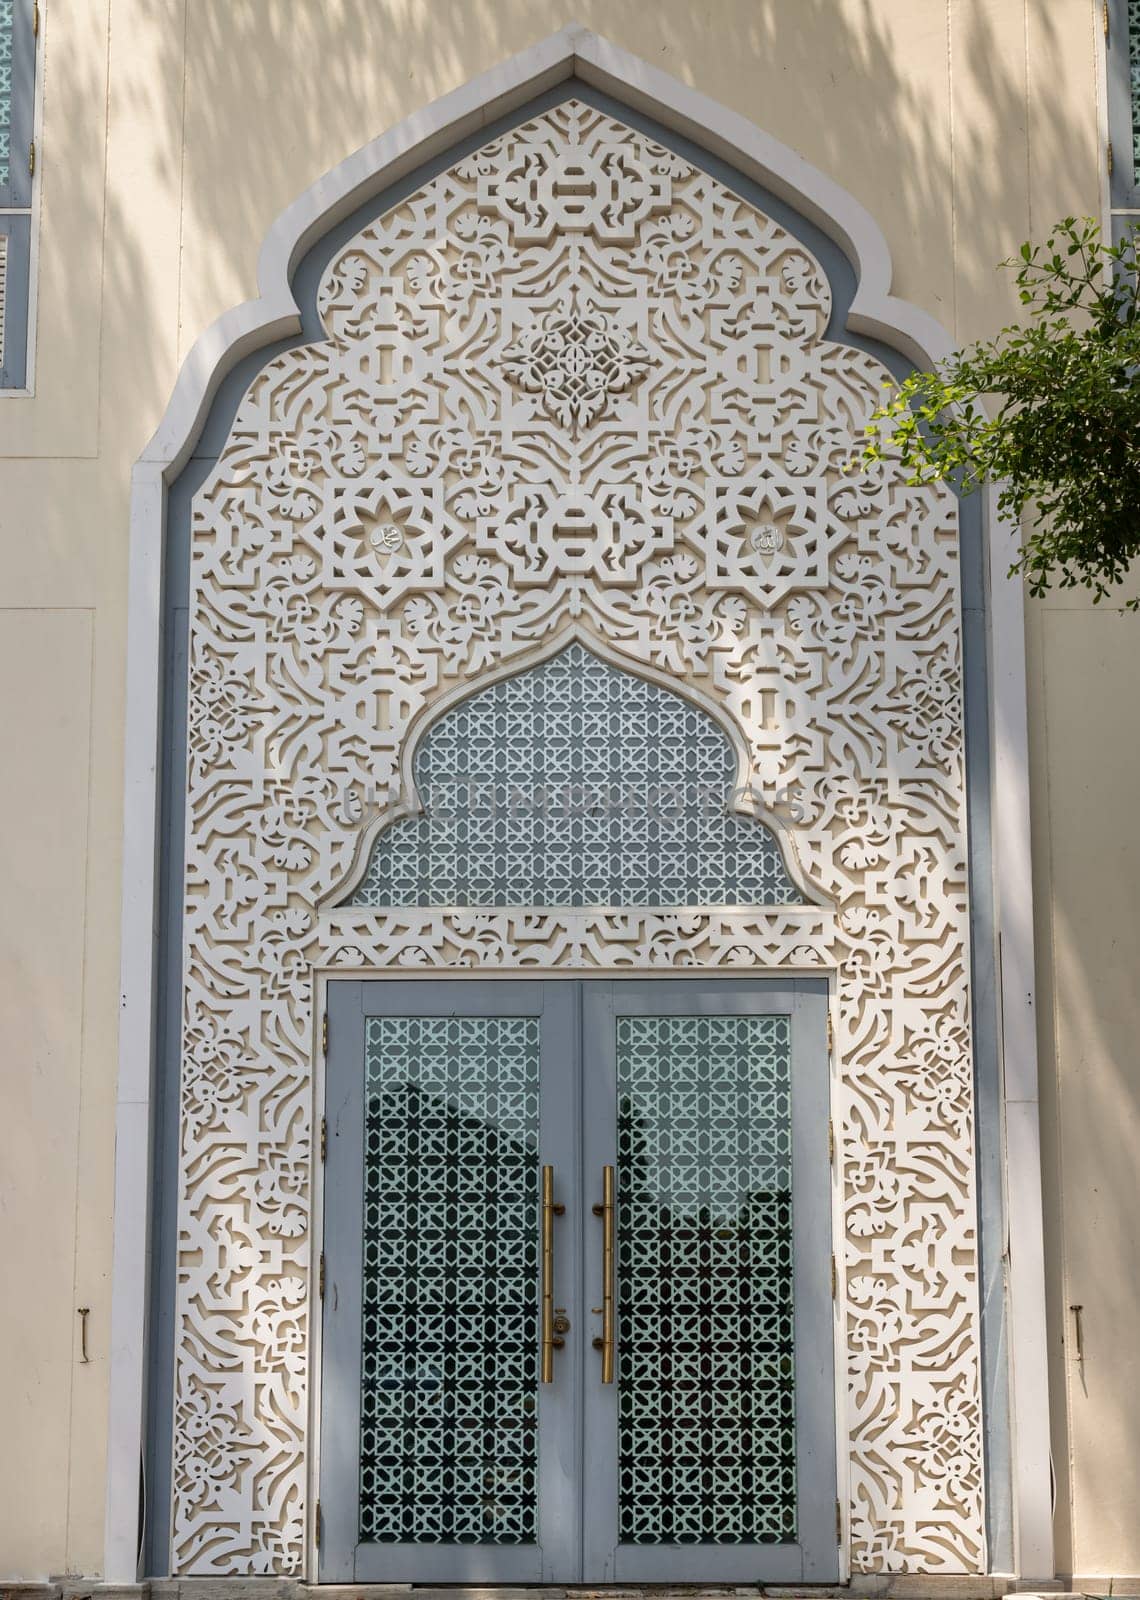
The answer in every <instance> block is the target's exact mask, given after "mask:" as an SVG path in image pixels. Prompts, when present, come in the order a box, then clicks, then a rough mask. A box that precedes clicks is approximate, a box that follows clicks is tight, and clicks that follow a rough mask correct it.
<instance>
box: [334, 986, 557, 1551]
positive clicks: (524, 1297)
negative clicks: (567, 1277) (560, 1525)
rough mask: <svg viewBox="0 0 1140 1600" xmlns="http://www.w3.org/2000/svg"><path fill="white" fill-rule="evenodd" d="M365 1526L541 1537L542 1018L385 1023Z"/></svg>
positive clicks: (374, 1134)
mask: <svg viewBox="0 0 1140 1600" xmlns="http://www.w3.org/2000/svg"><path fill="white" fill-rule="evenodd" d="M365 1038H366V1045H365V1086H364V1108H365V1124H364V1263H363V1308H362V1351H361V1424H360V1529H359V1535H360V1539H361V1541H362V1542H373V1543H382V1544H394V1543H408V1544H415V1543H422V1544H435V1543H440V1542H447V1543H455V1544H528V1543H533V1541H534V1539H535V1534H536V1523H537V1481H536V1479H537V1468H538V1461H537V1440H536V1433H535V1425H536V1404H537V1383H538V1371H537V1365H536V1359H535V1336H534V1330H535V1326H536V1321H537V1317H538V1302H537V1283H538V1244H537V1236H536V1206H537V1203H538V1078H539V1020H538V1018H537V1017H370V1018H369V1019H368V1022H367V1032H366V1036H365Z"/></svg>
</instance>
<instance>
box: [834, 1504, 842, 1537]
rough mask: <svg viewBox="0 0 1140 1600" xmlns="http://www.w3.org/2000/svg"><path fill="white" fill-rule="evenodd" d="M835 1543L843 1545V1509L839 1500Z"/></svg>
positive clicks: (836, 1510) (836, 1506)
mask: <svg viewBox="0 0 1140 1600" xmlns="http://www.w3.org/2000/svg"><path fill="white" fill-rule="evenodd" d="M835 1542H836V1544H838V1545H842V1543H843V1507H842V1506H841V1505H840V1504H839V1501H838V1500H837V1501H836V1502H835Z"/></svg>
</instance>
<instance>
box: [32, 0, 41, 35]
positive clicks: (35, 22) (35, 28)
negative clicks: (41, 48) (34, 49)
mask: <svg viewBox="0 0 1140 1600" xmlns="http://www.w3.org/2000/svg"><path fill="white" fill-rule="evenodd" d="M39 36H40V8H39V6H38V5H34V6H33V7H32V38H33V39H38V38H39Z"/></svg>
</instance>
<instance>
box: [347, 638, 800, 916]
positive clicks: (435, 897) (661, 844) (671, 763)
mask: <svg viewBox="0 0 1140 1600" xmlns="http://www.w3.org/2000/svg"><path fill="white" fill-rule="evenodd" d="M415 775H416V789H417V792H418V794H419V797H420V800H421V801H422V803H423V805H424V813H423V815H421V816H419V817H408V818H402V819H401V820H399V821H397V822H395V823H393V824H392V826H391V827H389V828H388V829H386V830H385V831H384V832H383V833H382V834H381V835H380V837H379V838H378V840H377V842H376V844H375V845H374V846H373V850H372V856H371V859H370V861H369V864H368V871H367V873H366V875H365V877H364V880H363V882H362V883H361V884H360V886H359V888H357V889H356V891H355V892H354V893H353V895H352V896H351V898H350V900H349V902H348V903H349V904H351V905H372V906H384V905H392V906H416V905H419V906H448V905H451V906H462V905H484V906H487V905H489V906H504V905H507V906H509V905H516V906H527V905H532V906H586V905H598V906H607V905H610V906H628V905H643V906H646V905H648V906H653V905H659V906H676V905H681V906H685V905H688V906H716V905H789V904H792V903H794V902H795V901H797V900H799V899H800V898H801V896H800V895H799V893H798V892H797V890H796V888H795V886H794V884H793V883H792V882H791V880H790V879H789V877H788V874H787V871H786V870H785V867H784V863H783V859H782V857H781V855H780V851H779V847H778V846H777V844H776V841H775V839H774V838H773V837H772V834H771V833H770V831H769V830H768V829H767V828H765V827H764V826H763V825H762V824H760V823H758V822H756V821H754V820H753V819H752V818H751V817H742V816H740V815H737V814H734V813H733V812H731V811H730V810H729V797H730V793H731V790H732V787H733V783H734V780H735V776H736V761H735V759H734V757H733V753H732V747H731V745H730V743H729V741H728V739H727V737H726V736H725V734H724V733H723V732H722V731H721V730H720V728H718V727H717V725H716V723H715V722H714V721H713V719H712V718H711V717H710V716H709V715H708V714H707V713H706V712H704V711H701V710H700V709H698V707H696V706H694V705H693V704H692V703H691V702H687V701H685V700H683V699H682V698H681V697H680V696H679V695H674V694H670V693H669V691H668V690H666V689H662V688H661V687H660V686H659V685H657V684H653V683H648V682H647V681H646V680H645V679H644V678H637V677H634V676H632V675H631V674H630V673H628V672H619V671H618V670H617V668H616V667H611V666H610V665H609V664H608V663H607V662H605V661H601V660H599V659H598V657H597V656H595V655H592V654H591V653H590V652H589V651H588V650H585V649H584V648H583V647H582V645H580V644H578V643H574V644H571V645H568V646H567V648H566V649H565V650H563V651H561V652H560V653H559V654H558V655H557V656H555V657H554V659H553V660H552V661H548V662H543V663H542V665H541V666H537V667H532V668H531V669H530V671H529V672H526V673H523V674H522V675H520V676H518V677H512V678H507V679H505V680H504V681H502V682H499V683H496V684H493V685H492V686H491V687H490V688H489V689H484V690H482V691H481V692H479V693H478V694H475V695H473V696H472V697H471V698H470V699H469V700H464V701H462V702H461V703H460V704H459V705H458V706H456V707H454V708H453V709H452V710H450V711H448V712H446V713H445V714H444V715H443V716H442V717H441V718H440V720H439V721H438V722H437V723H435V724H434V725H433V726H432V728H431V729H430V731H429V732H428V734H427V736H426V737H425V739H424V741H423V743H422V744H421V745H420V747H419V750H418V751H417V753H416V760H415Z"/></svg>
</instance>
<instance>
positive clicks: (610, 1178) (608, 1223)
mask: <svg viewBox="0 0 1140 1600" xmlns="http://www.w3.org/2000/svg"><path fill="white" fill-rule="evenodd" d="M594 1215H595V1216H596V1217H601V1219H602V1333H601V1338H599V1339H595V1340H594V1349H595V1350H600V1351H601V1352H602V1382H603V1383H612V1382H613V1381H614V1274H615V1272H616V1270H617V1269H616V1255H615V1250H614V1169H613V1168H612V1167H603V1168H602V1203H601V1205H600V1206H595V1207H594Z"/></svg>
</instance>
